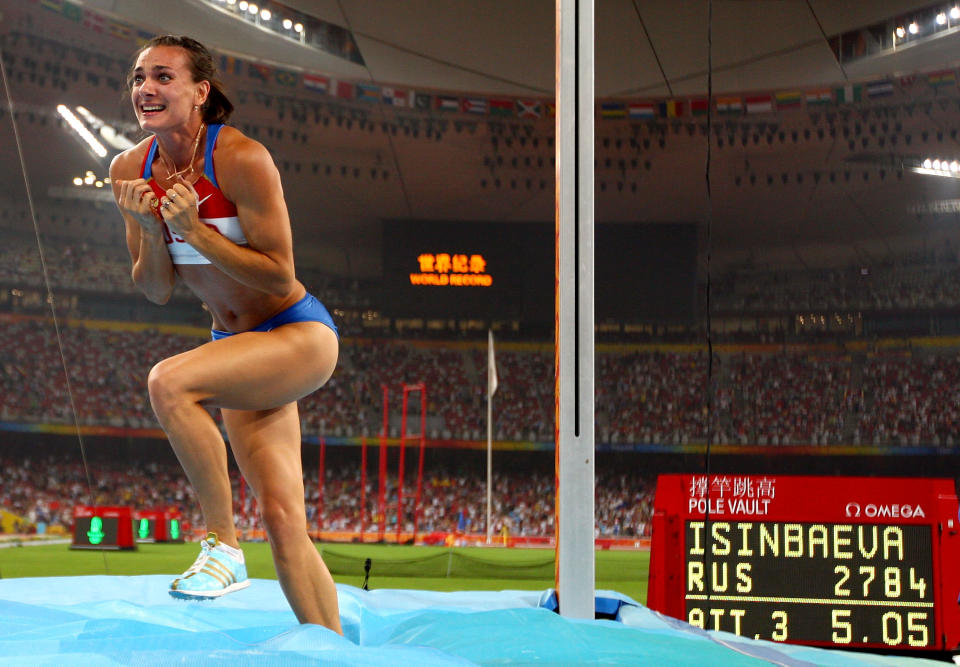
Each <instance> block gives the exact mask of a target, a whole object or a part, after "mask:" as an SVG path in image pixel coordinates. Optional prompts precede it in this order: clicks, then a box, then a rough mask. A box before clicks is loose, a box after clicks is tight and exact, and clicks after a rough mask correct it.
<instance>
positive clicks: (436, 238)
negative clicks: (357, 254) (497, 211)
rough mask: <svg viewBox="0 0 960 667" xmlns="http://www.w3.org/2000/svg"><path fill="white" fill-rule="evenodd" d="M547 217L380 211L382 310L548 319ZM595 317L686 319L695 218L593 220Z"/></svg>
mask: <svg viewBox="0 0 960 667" xmlns="http://www.w3.org/2000/svg"><path fill="white" fill-rule="evenodd" d="M554 234H555V230H554V225H553V224H552V223H549V224H548V223H513V222H511V223H494V222H446V221H422V220H387V221H385V222H384V226H383V288H384V310H385V312H386V313H387V314H388V315H390V316H392V317H434V318H442V317H475V318H482V319H520V320H521V321H525V322H529V323H538V324H542V323H550V322H553V320H554V263H555V259H554V257H555V249H554V243H555V241H554V238H555V236H554ZM594 243H595V259H594V265H595V280H596V288H595V314H596V318H597V320H615V321H621V322H628V323H629V322H643V323H658V322H664V323H689V322H691V321H692V320H693V319H694V317H695V315H696V258H697V228H696V225H695V224H688V223H683V224H675V223H671V224H629V223H618V224H598V225H597V226H596V228H595V239H594Z"/></svg>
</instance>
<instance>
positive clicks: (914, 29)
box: [907, 21, 920, 35]
mask: <svg viewBox="0 0 960 667" xmlns="http://www.w3.org/2000/svg"><path fill="white" fill-rule="evenodd" d="M907 30H909V31H910V34H911V35H916V34H917V33H918V32H920V26H918V25H917V22H916V21H913V22H912V23H910V25H909V26H907Z"/></svg>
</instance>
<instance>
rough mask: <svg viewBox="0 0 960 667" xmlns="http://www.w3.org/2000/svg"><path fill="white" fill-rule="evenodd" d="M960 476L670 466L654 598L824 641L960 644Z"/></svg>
mask: <svg viewBox="0 0 960 667" xmlns="http://www.w3.org/2000/svg"><path fill="white" fill-rule="evenodd" d="M958 511H960V509H958V501H957V495H956V492H955V487H954V481H953V480H952V479H931V478H908V477H902V478H894V477H885V478H874V477H823V476H804V475H739V474H721V475H704V474H690V475H683V474H679V475H672V474H671V475H660V476H659V477H658V479H657V494H656V498H655V499H654V515H653V519H652V524H653V540H652V544H651V552H650V570H649V580H648V584H649V585H648V588H647V605H648V606H649V607H650V609H653V610H656V611H659V612H662V613H664V614H667V615H668V616H672V617H674V618H678V619H682V620H684V621H686V622H688V623H690V624H691V625H694V626H697V627H700V628H703V629H705V630H711V631H722V632H730V633H733V634H736V635H739V636H742V637H747V638H749V639H761V640H768V641H770V640H772V641H777V642H790V643H798V644H809V645H813V646H831V647H837V648H840V647H849V648H858V649H859V648H876V649H894V650H898V651H900V650H908V651H909V650H923V651H936V650H955V649H957V648H960V605H958V604H957V597H958V595H960V571H958V570H957V569H956V568H954V567H952V566H951V564H953V563H956V562H960V522H958V519H957V516H958Z"/></svg>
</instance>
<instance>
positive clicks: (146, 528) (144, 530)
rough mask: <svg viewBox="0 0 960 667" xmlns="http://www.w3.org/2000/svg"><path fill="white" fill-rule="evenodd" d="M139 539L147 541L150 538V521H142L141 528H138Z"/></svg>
mask: <svg viewBox="0 0 960 667" xmlns="http://www.w3.org/2000/svg"><path fill="white" fill-rule="evenodd" d="M137 537H139V538H140V539H141V540H145V539H147V538H148V537H150V520H149V519H140V527H139V528H137Z"/></svg>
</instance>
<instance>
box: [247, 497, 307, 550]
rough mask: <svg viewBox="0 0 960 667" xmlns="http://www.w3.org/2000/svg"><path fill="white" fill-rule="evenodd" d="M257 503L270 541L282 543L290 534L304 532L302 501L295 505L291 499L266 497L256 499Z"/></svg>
mask: <svg viewBox="0 0 960 667" xmlns="http://www.w3.org/2000/svg"><path fill="white" fill-rule="evenodd" d="M257 501H258V503H259V504H260V517H261V518H262V519H263V525H264V527H265V528H266V529H267V532H268V533H269V534H270V536H271V539H273V540H280V541H281V542H282V539H283V538H284V537H285V536H289V535H290V534H291V532H296V533H302V532H303V531H304V530H306V513H305V511H304V507H303V501H302V499H301V500H300V502H299V503H297V501H296V500H295V499H292V498H277V497H270V496H267V497H265V498H262V499H261V498H258V499H257Z"/></svg>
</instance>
